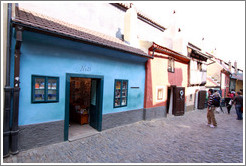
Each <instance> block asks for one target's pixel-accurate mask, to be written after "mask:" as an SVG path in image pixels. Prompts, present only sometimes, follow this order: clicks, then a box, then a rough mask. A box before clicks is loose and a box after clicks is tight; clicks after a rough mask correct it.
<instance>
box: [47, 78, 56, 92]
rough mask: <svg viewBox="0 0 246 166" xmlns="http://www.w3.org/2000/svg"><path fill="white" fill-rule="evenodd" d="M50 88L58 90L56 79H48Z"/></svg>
mask: <svg viewBox="0 0 246 166" xmlns="http://www.w3.org/2000/svg"><path fill="white" fill-rule="evenodd" d="M48 89H54V90H56V79H48Z"/></svg>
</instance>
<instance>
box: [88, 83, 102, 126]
mask: <svg viewBox="0 0 246 166" xmlns="http://www.w3.org/2000/svg"><path fill="white" fill-rule="evenodd" d="M100 84H101V82H100V80H99V79H91V104H90V126H91V127H93V128H95V129H97V130H98V131H101V112H100V102H101V101H100V97H101V94H100V93H101V89H100V87H101V86H100Z"/></svg>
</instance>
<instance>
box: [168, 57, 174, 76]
mask: <svg viewBox="0 0 246 166" xmlns="http://www.w3.org/2000/svg"><path fill="white" fill-rule="evenodd" d="M168 72H172V73H174V58H171V57H169V58H168Z"/></svg>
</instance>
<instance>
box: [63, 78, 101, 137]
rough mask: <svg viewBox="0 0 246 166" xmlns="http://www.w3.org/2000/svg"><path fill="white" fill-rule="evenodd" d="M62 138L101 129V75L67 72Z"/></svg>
mask: <svg viewBox="0 0 246 166" xmlns="http://www.w3.org/2000/svg"><path fill="white" fill-rule="evenodd" d="M66 78H67V79H66V110H65V126H64V140H65V141H66V140H69V141H72V140H76V139H79V138H83V137H86V136H90V135H94V134H96V133H98V132H99V131H101V123H102V89H103V85H102V84H103V77H102V76H95V75H81V74H67V77H66Z"/></svg>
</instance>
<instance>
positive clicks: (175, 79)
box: [168, 68, 183, 86]
mask: <svg viewBox="0 0 246 166" xmlns="http://www.w3.org/2000/svg"><path fill="white" fill-rule="evenodd" d="M168 82H169V84H170V86H171V85H176V86H182V82H183V71H182V69H181V68H175V69H174V73H172V72H168Z"/></svg>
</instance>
